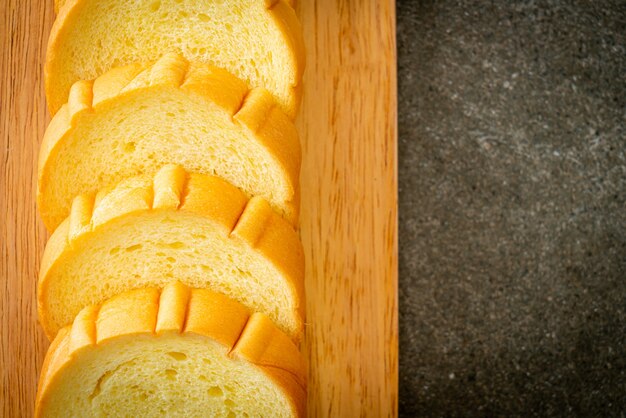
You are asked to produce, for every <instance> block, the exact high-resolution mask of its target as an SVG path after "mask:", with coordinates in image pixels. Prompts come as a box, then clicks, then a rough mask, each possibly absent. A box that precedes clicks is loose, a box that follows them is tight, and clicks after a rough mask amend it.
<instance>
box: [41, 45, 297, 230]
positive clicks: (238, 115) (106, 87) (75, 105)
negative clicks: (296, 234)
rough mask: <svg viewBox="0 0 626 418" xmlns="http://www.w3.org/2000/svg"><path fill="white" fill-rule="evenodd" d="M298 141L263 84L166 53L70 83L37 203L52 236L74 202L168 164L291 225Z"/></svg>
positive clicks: (47, 140) (44, 155)
mask: <svg viewBox="0 0 626 418" xmlns="http://www.w3.org/2000/svg"><path fill="white" fill-rule="evenodd" d="M300 161H301V155H300V143H299V140H298V134H297V131H296V128H295V126H294V124H293V122H292V121H291V119H289V117H287V115H285V114H284V113H283V112H282V111H281V110H280V108H279V107H277V105H276V102H275V101H274V100H273V99H272V97H271V96H270V94H269V93H268V92H267V90H265V89H263V88H253V89H251V90H250V89H249V88H248V87H247V85H246V83H244V82H243V81H241V80H239V79H237V78H236V77H235V76H233V75H231V74H229V73H228V72H226V71H224V70H222V69H219V68H216V67H213V66H212V65H210V64H202V63H190V62H188V61H187V60H186V59H185V58H183V57H182V56H181V55H178V54H175V53H169V54H166V55H164V56H163V57H162V58H160V59H159V60H157V61H156V62H155V63H153V64H147V65H141V64H132V65H128V66H124V67H117V68H114V69H112V70H110V71H108V72H107V73H106V74H104V75H102V76H101V77H99V78H97V79H96V80H95V81H93V82H92V81H79V82H77V83H75V84H74V85H73V86H72V89H71V92H70V95H69V101H68V103H66V104H65V105H63V106H62V107H61V110H60V111H59V112H58V113H57V114H56V115H55V116H54V118H53V119H52V122H51V123H50V125H49V127H48V129H47V130H46V133H45V135H44V139H43V143H42V147H41V151H40V153H39V181H38V193H37V199H38V206H39V211H40V214H41V217H42V219H43V221H44V223H45V225H46V227H47V228H48V229H49V230H50V231H52V230H54V228H56V227H57V226H58V225H59V224H60V223H61V221H62V220H63V219H64V218H65V217H67V215H68V214H69V210H70V206H71V203H72V199H73V198H74V197H75V196H77V195H78V194H82V193H89V192H95V191H97V190H99V189H101V188H103V187H107V186H109V185H111V184H115V183H117V182H119V181H121V180H122V179H124V178H127V177H131V176H135V175H138V174H147V175H153V174H154V173H155V172H156V170H157V169H158V168H160V167H162V166H163V165H164V164H167V163H175V164H180V165H182V166H183V167H185V168H186V169H188V170H191V171H194V172H199V173H205V174H215V175H218V176H220V177H223V178H224V179H226V180H228V181H229V182H230V183H232V184H234V185H235V186H237V187H239V188H240V189H242V190H243V191H244V192H245V193H246V194H247V195H249V196H252V195H255V196H261V197H263V198H265V199H266V200H267V201H268V202H269V203H270V204H271V205H272V207H273V208H274V209H275V210H276V211H277V212H278V213H280V214H281V215H282V216H284V217H285V218H286V219H288V220H289V221H290V222H292V223H293V224H295V223H296V222H297V217H298V209H299V208H298V205H299V195H298V177H299V172H300Z"/></svg>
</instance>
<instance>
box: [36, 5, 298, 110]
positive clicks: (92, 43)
mask: <svg viewBox="0 0 626 418" xmlns="http://www.w3.org/2000/svg"><path fill="white" fill-rule="evenodd" d="M172 51H176V52H180V53H182V54H183V55H184V56H185V57H186V58H187V59H189V60H190V61H199V62H206V63H211V64H214V65H216V66H218V67H222V68H225V69H226V70H228V71H229V72H231V73H233V74H235V75H236V76H238V77H239V78H240V79H242V80H245V81H246V82H248V83H249V85H250V86H252V87H265V88H267V89H268V90H269V91H270V92H271V93H272V94H273V95H274V97H275V98H276V100H277V101H278V103H280V105H281V106H282V108H283V110H284V111H285V113H287V114H288V115H289V116H291V117H294V116H295V114H296V111H297V108H298V104H299V101H300V84H301V78H302V72H303V70H304V46H303V40H302V29H301V27H300V23H299V22H298V19H297V17H296V14H295V12H294V10H293V8H292V7H291V6H290V5H289V4H287V3H286V2H285V1H284V0H230V1H206V0H135V1H119V0H66V1H65V4H64V5H63V7H61V9H60V10H59V14H58V16H57V18H56V21H55V22H54V25H53V27H52V31H51V33H50V39H49V42H48V51H47V56H46V65H45V74H44V75H45V85H46V96H47V99H48V105H49V108H50V111H51V113H53V114H54V113H56V112H57V111H58V110H59V109H60V107H61V105H62V104H63V103H65V101H66V100H67V97H68V94H69V91H70V87H71V86H72V84H73V83H75V82H76V81H79V80H90V79H93V78H96V77H97V76H98V75H100V74H102V73H103V72H105V71H107V70H109V69H111V68H113V67H116V66H120V65H126V64H131V63H134V62H146V61H153V60H155V59H157V58H158V57H159V56H161V55H162V54H164V53H166V52H172Z"/></svg>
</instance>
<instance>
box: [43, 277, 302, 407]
mask: <svg viewBox="0 0 626 418" xmlns="http://www.w3.org/2000/svg"><path fill="white" fill-rule="evenodd" d="M305 388H306V381H305V366H304V362H303V359H302V357H301V356H300V353H299V352H298V349H297V347H296V346H295V345H294V344H293V342H291V340H290V339H289V338H288V337H287V336H286V335H285V334H283V333H282V332H281V331H279V330H278V329H277V328H276V327H275V326H274V325H273V324H272V322H271V321H270V320H269V319H268V318H267V316H265V315H263V314H260V313H254V314H252V315H250V314H249V313H248V311H247V310H246V309H245V308H244V307H243V306H242V305H241V304H239V303H237V302H235V301H233V300H231V299H229V298H227V297H225V296H223V295H221V294H218V293H214V292H211V291H209V290H206V289H189V288H188V287H186V286H183V285H181V284H180V283H172V284H169V285H167V286H166V287H165V288H164V289H163V291H162V292H161V291H160V290H159V289H157V288H143V289H137V290H133V291H129V292H126V293H123V294H120V295H118V296H116V297H114V298H112V299H110V300H107V301H105V302H104V303H103V304H102V306H101V307H100V306H95V305H93V306H88V307H86V308H84V309H83V310H82V311H81V312H80V313H79V314H78V316H77V317H76V319H75V320H74V322H73V324H72V326H71V327H69V326H68V327H66V328H63V329H62V330H61V332H59V334H58V335H57V337H56V339H55V340H54V342H53V343H52V345H51V346H50V349H49V350H48V354H47V356H46V359H45V361H44V365H43V369H42V373H41V378H40V380H39V389H38V393H37V401H36V407H35V409H36V412H35V416H36V417H62V416H67V417H69V416H71V417H95V416H111V417H123V416H127V417H155V416H168V417H200V416H215V417H216V416H221V417H234V416H244V417H245V416H250V417H252V416H265V417H270V416H271V417H296V416H304V405H305V397H306V389H305Z"/></svg>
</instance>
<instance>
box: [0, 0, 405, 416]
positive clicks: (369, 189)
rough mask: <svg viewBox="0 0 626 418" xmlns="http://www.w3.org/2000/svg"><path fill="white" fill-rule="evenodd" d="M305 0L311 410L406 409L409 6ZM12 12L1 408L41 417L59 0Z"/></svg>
mask: <svg viewBox="0 0 626 418" xmlns="http://www.w3.org/2000/svg"><path fill="white" fill-rule="evenodd" d="M298 3H299V4H298V6H297V9H298V14H299V16H300V17H301V20H302V25H303V28H304V34H305V41H306V45H307V70H306V73H305V86H306V87H305V93H304V100H303V104H302V110H301V112H300V116H299V118H298V127H299V129H300V134H301V139H302V144H303V167H302V176H301V181H302V215H301V234H302V240H303V243H304V246H305V251H306V258H307V277H306V291H307V321H306V322H307V327H306V339H305V343H304V346H303V350H304V352H305V353H306V355H307V357H308V364H309V416H311V417H360V416H368V417H385V416H395V415H397V393H398V391H397V362H398V328H397V308H398V307H397V219H396V217H397V212H396V210H397V175H396V143H397V129H396V47H395V4H394V2H393V0H377V1H370V0H353V1H349V0H319V1H314V0H306V1H304V0H303V1H300V2H298ZM0 9H1V10H0V14H1V16H2V17H1V19H0V25H2V26H1V28H2V29H0V30H2V32H1V33H0V34H1V36H2V37H1V38H0V46H1V50H0V54H1V55H2V57H1V62H0V76H1V77H2V78H1V84H0V86H1V91H0V95H1V101H0V133H1V136H2V159H0V187H1V192H2V193H1V194H0V199H1V200H0V211H1V212H0V214H1V215H2V222H0V246H1V248H2V257H1V258H0V262H1V265H0V278H1V280H2V288H1V290H0V291H1V295H0V316H1V318H2V323H1V325H0V326H1V329H0V335H1V342H2V349H1V350H0V373H1V374H2V380H0V384H1V386H0V396H1V400H2V414H1V415H2V416H3V417H28V416H32V413H33V403H34V397H35V392H36V388H37V386H36V384H37V379H38V373H39V369H40V367H41V363H42V360H43V356H44V354H45V350H46V349H47V346H48V343H47V341H46V339H45V337H44V335H43V332H42V331H41V329H40V327H39V325H38V324H37V316H36V303H35V285H36V277H37V271H38V268H39V261H40V257H41V254H42V251H43V246H44V243H45V240H46V238H47V234H46V232H45V230H44V228H43V226H42V223H41V221H40V220H39V218H38V215H37V213H36V208H35V199H34V192H35V181H36V180H35V179H36V173H35V170H36V161H37V160H36V159H37V155H38V146H39V143H40V141H41V138H42V136H43V132H44V129H45V127H46V125H47V122H48V121H49V116H48V113H47V110H46V106H45V100H44V95H43V80H42V66H43V61H44V57H45V45H46V42H47V37H48V33H49V31H50V28H51V25H52V21H53V19H54V13H53V10H52V0H30V1H24V0H5V2H4V5H3V6H2V8H0Z"/></svg>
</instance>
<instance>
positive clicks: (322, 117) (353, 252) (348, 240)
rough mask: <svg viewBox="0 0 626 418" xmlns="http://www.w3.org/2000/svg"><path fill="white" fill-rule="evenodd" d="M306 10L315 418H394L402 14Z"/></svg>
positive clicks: (316, 5) (373, 9)
mask: <svg viewBox="0 0 626 418" xmlns="http://www.w3.org/2000/svg"><path fill="white" fill-rule="evenodd" d="M298 3H299V5H298V15H299V16H300V18H301V20H302V24H303V28H304V33H305V41H306V46H307V69H306V73H305V89H304V101H303V103H302V109H301V111H300V116H299V120H298V127H299V129H300V134H301V137H302V140H303V167H302V176H301V180H302V216H301V233H302V239H303V243H304V246H305V251H306V257H307V277H306V291H307V323H308V326H307V333H306V347H305V349H306V351H307V353H308V356H309V403H308V405H309V408H308V410H309V416H311V417H360V416H361V417H365V416H367V417H387V416H395V415H397V361H398V357H397V354H398V350H397V344H398V330H397V220H396V214H397V209H396V208H397V175H396V149H397V148H396V144H397V127H396V113H397V110H396V96H397V93H396V46H395V4H394V2H393V1H389V0H380V1H370V0H361V1H358V0H353V1H349V0H318V1H304V0H303V1H299V2H298Z"/></svg>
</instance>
